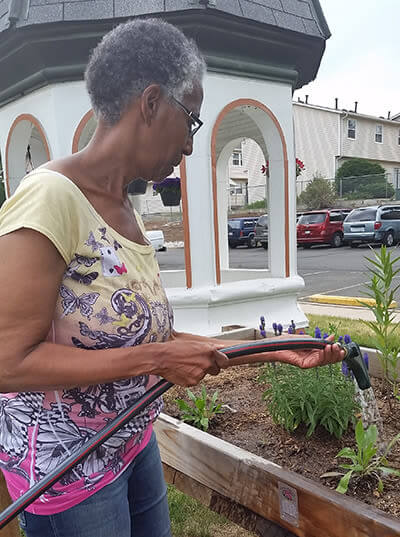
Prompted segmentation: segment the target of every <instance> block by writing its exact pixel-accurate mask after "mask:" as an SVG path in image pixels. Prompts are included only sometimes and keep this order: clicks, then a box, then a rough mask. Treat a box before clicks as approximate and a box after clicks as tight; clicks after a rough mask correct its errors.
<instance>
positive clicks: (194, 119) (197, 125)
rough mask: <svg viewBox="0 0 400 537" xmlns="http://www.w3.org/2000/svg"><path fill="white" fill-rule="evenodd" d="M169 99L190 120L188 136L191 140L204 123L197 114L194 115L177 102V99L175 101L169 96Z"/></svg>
mask: <svg viewBox="0 0 400 537" xmlns="http://www.w3.org/2000/svg"><path fill="white" fill-rule="evenodd" d="M170 98H171V100H172V101H173V102H174V103H175V104H177V105H178V106H180V107H181V108H182V110H183V111H184V112H185V114H186V115H187V116H188V117H189V118H190V119H191V120H192V124H191V125H190V132H189V136H190V137H191V138H193V136H194V135H195V134H196V132H198V131H199V129H200V128H201V127H202V126H203V125H204V123H203V122H202V121H201V119H200V118H199V116H198V115H197V114H195V113H194V112H193V111H192V110H189V108H187V107H186V106H185V105H184V104H182V103H181V102H180V101H178V99H175V97H173V96H172V95H171V96H170ZM193 124H194V125H193ZM193 126H194V128H193Z"/></svg>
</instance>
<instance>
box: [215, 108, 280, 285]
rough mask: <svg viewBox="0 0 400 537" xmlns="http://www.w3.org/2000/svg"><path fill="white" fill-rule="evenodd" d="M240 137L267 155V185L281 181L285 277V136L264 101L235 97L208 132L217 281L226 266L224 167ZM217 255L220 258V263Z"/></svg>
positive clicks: (271, 223) (271, 208) (272, 225)
mask: <svg viewBox="0 0 400 537" xmlns="http://www.w3.org/2000/svg"><path fill="white" fill-rule="evenodd" d="M243 137H246V138H252V139H253V140H255V141H256V142H257V143H258V145H259V146H260V147H261V149H262V150H263V152H264V155H265V157H266V158H268V160H269V162H270V177H271V179H270V181H269V189H270V188H271V185H273V183H274V181H277V180H279V178H281V179H282V180H283V182H284V207H285V215H284V226H285V248H284V254H285V261H284V265H285V275H286V277H288V276H289V275H290V248H289V231H290V230H289V172H288V156H287V144H286V140H285V136H284V134H283V130H282V127H281V125H280V123H279V121H278V119H277V118H276V116H275V115H274V114H273V112H272V111H271V110H270V109H269V108H268V107H267V106H266V105H265V104H263V103H261V102H259V101H257V100H254V99H237V100H235V101H233V102H231V103H229V104H227V105H226V106H225V107H224V108H223V109H222V110H221V112H220V113H219V115H218V117H217V119H216V121H215V124H214V127H213V130H212V135H211V166H212V189H213V217H214V235H215V238H214V240H215V269H216V281H217V283H218V284H219V283H221V265H222V267H223V268H227V267H226V258H227V236H226V229H227V222H226V218H225V217H224V215H225V214H226V211H223V210H222V211H221V209H222V207H223V205H224V192H223V189H224V184H225V180H224V176H225V175H226V172H225V170H226V168H227V165H228V160H229V158H230V155H231V154H232V149H233V148H234V146H235V143H236V141H237V139H239V138H243ZM269 155H270V156H269ZM271 155H272V158H271ZM268 197H269V198H270V199H271V198H272V196H271V193H269V195H268ZM271 205H272V204H271ZM270 210H271V212H272V213H273V212H275V211H274V207H272V206H271V207H270ZM270 227H271V229H272V230H273V227H274V224H273V221H272V219H270ZM272 235H273V233H271V240H273V236H272ZM221 244H223V251H221V246H220V245H221ZM270 251H271V249H270ZM221 257H222V259H223V261H224V262H223V263H222V264H221ZM270 266H273V264H272V263H270Z"/></svg>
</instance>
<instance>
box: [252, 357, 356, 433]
mask: <svg viewBox="0 0 400 537" xmlns="http://www.w3.org/2000/svg"><path fill="white" fill-rule="evenodd" d="M259 380H260V382H266V383H268V384H269V387H268V388H267V389H266V391H265V392H264V394H263V397H264V399H265V401H266V403H267V407H268V411H269V413H270V414H271V417H272V419H273V420H274V422H275V423H277V424H279V425H282V426H283V427H284V428H285V429H286V430H287V431H294V430H295V429H296V428H297V427H298V426H299V425H300V424H301V423H304V424H305V425H306V426H307V427H308V430H307V436H308V437H309V436H311V435H312V434H313V432H314V431H315V428H316V427H317V425H322V426H323V427H324V428H325V429H326V430H327V431H328V432H329V433H330V434H332V435H335V436H336V437H337V438H340V437H341V436H342V435H343V433H345V432H346V430H347V428H348V426H349V423H350V422H351V421H352V419H353V416H354V413H355V412H356V410H357V408H358V407H357V404H356V402H355V398H354V393H355V388H354V384H353V382H351V381H349V380H347V378H346V377H345V376H344V375H343V374H342V372H341V368H340V365H338V364H335V365H330V366H327V367H319V368H316V369H300V368H298V367H294V366H291V365H287V364H267V365H266V367H265V368H264V371H263V373H262V374H261V375H260V378H259Z"/></svg>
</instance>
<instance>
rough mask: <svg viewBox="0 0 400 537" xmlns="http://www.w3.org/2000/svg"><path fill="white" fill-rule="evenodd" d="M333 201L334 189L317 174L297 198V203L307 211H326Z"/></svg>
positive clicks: (334, 197) (334, 196)
mask: <svg viewBox="0 0 400 537" xmlns="http://www.w3.org/2000/svg"><path fill="white" fill-rule="evenodd" d="M335 200H336V194H335V189H334V188H333V187H332V186H331V185H330V183H329V182H328V181H327V180H326V179H324V177H322V176H321V175H319V174H318V173H316V174H315V175H314V177H313V180H312V181H311V183H309V184H308V185H307V188H306V189H305V190H304V192H302V193H301V194H300V196H299V202H300V203H301V204H302V205H305V207H306V208H307V209H326V208H327V207H332V205H333V204H334V203H335Z"/></svg>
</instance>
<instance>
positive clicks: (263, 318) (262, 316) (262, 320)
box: [260, 315, 265, 323]
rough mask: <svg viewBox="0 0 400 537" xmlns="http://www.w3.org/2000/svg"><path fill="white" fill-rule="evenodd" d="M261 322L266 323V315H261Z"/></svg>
mask: <svg viewBox="0 0 400 537" xmlns="http://www.w3.org/2000/svg"><path fill="white" fill-rule="evenodd" d="M260 321H261V322H262V323H265V317H264V315H261V317H260Z"/></svg>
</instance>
